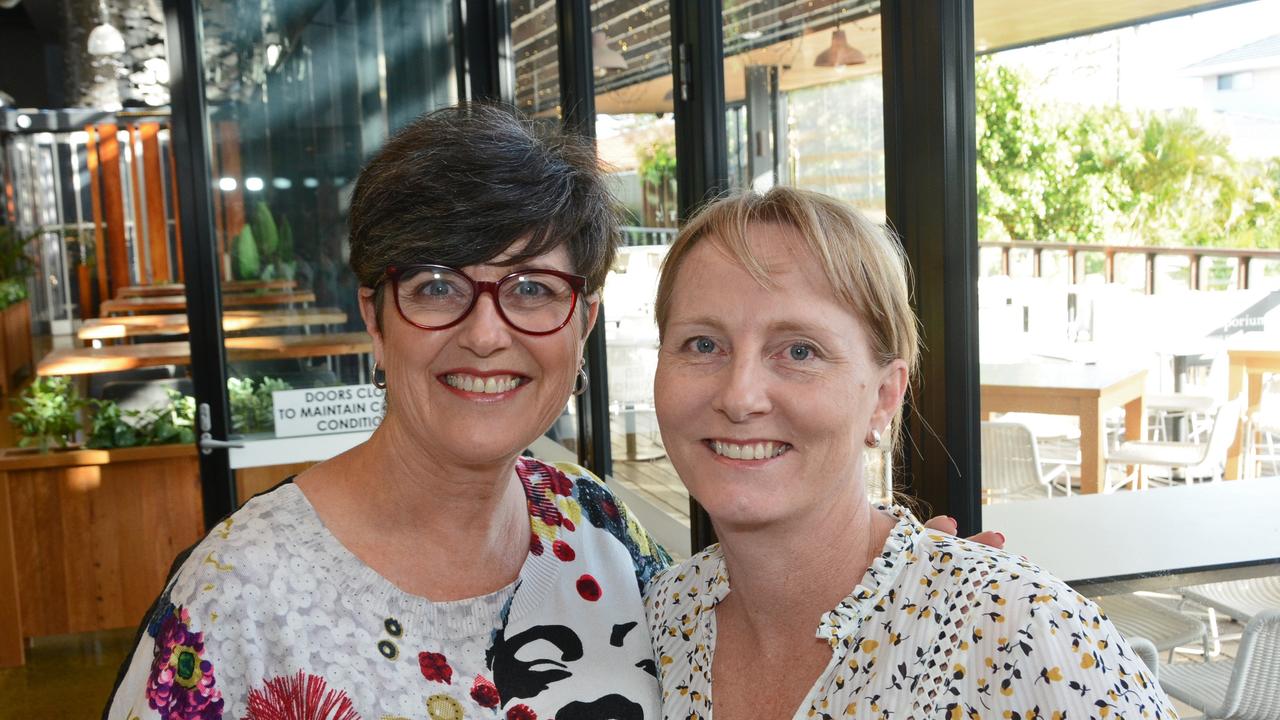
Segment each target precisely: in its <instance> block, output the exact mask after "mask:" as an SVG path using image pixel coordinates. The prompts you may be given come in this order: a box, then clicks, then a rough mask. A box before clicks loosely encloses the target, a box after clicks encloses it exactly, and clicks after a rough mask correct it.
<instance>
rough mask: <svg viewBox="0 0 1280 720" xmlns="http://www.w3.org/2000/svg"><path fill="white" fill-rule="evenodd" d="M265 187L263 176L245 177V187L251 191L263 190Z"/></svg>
mask: <svg viewBox="0 0 1280 720" xmlns="http://www.w3.org/2000/svg"><path fill="white" fill-rule="evenodd" d="M262 188H263V183H262V178H260V177H247V178H245V179H244V189H245V190H248V191H249V192H261V191H262Z"/></svg>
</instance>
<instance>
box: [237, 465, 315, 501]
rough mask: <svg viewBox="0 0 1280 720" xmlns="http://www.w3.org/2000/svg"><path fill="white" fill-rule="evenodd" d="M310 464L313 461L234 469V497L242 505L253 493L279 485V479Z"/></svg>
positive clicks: (293, 473)
mask: <svg viewBox="0 0 1280 720" xmlns="http://www.w3.org/2000/svg"><path fill="white" fill-rule="evenodd" d="M312 465H315V463H313V462H301V463H291V464H287V465H268V466H267V467H255V468H241V469H240V470H236V499H237V500H238V501H239V503H240V504H241V505H244V504H245V503H246V502H248V500H249V499H250V498H252V497H253V496H254V495H257V494H258V493H260V492H264V491H266V490H270V489H271V488H273V487H275V486H276V485H279V484H280V481H281V480H284V479H285V478H287V477H289V476H290V475H297V474H298V473H300V472H302V471H303V470H306V469H307V468H309V467H311V466H312Z"/></svg>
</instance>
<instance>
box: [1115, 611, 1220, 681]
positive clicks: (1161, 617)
mask: <svg viewBox="0 0 1280 720" xmlns="http://www.w3.org/2000/svg"><path fill="white" fill-rule="evenodd" d="M1097 601H1098V607H1101V608H1102V611H1103V612H1105V613H1106V614H1107V617H1109V618H1111V622H1112V624H1114V625H1115V626H1116V629H1117V630H1119V631H1120V634H1121V635H1123V636H1124V637H1125V638H1126V639H1128V640H1129V641H1130V643H1131V644H1132V642H1133V639H1134V638H1145V639H1146V640H1147V641H1148V642H1150V643H1151V644H1152V645H1153V646H1154V649H1155V650H1156V651H1164V650H1168V651H1169V659H1170V660H1173V650H1174V648H1176V647H1178V646H1180V645H1187V644H1190V643H1193V642H1199V643H1201V644H1202V645H1203V644H1204V643H1205V642H1206V639H1205V630H1204V623H1202V622H1200V620H1199V619H1197V618H1193V617H1191V616H1189V615H1184V614H1182V613H1180V612H1178V611H1177V610H1174V609H1173V608H1171V607H1167V606H1165V605H1161V604H1160V603H1158V602H1156V601H1154V600H1150V599H1148V598H1144V597H1139V596H1137V595H1108V596H1106V597H1100V598H1097ZM1135 649H1136V645H1135ZM1148 667H1151V668H1152V669H1153V670H1154V667H1153V666H1151V665H1150V664H1148Z"/></svg>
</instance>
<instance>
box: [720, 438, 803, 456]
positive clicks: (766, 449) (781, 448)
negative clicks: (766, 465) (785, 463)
mask: <svg viewBox="0 0 1280 720" xmlns="http://www.w3.org/2000/svg"><path fill="white" fill-rule="evenodd" d="M790 449H791V446H790V445H788V444H786V443H773V442H759V443H755V444H753V445H737V444H735V443H727V442H721V441H719V440H712V441H711V450H712V452H714V453H715V454H717V455H723V456H724V457H727V458H729V459H730V460H764V459H767V458H775V457H778V456H779V455H781V454H782V453H784V452H786V451H787V450H790Z"/></svg>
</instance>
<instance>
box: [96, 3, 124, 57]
mask: <svg viewBox="0 0 1280 720" xmlns="http://www.w3.org/2000/svg"><path fill="white" fill-rule="evenodd" d="M98 14H99V16H100V17H101V18H102V23H101V24H99V25H98V26H97V27H95V28H94V29H93V30H92V31H91V32H90V33H89V54H90V55H123V54H124V36H123V35H121V34H120V31H119V30H117V29H116V28H115V26H114V25H112V24H111V20H110V19H109V18H108V16H107V0H99V2H98Z"/></svg>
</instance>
